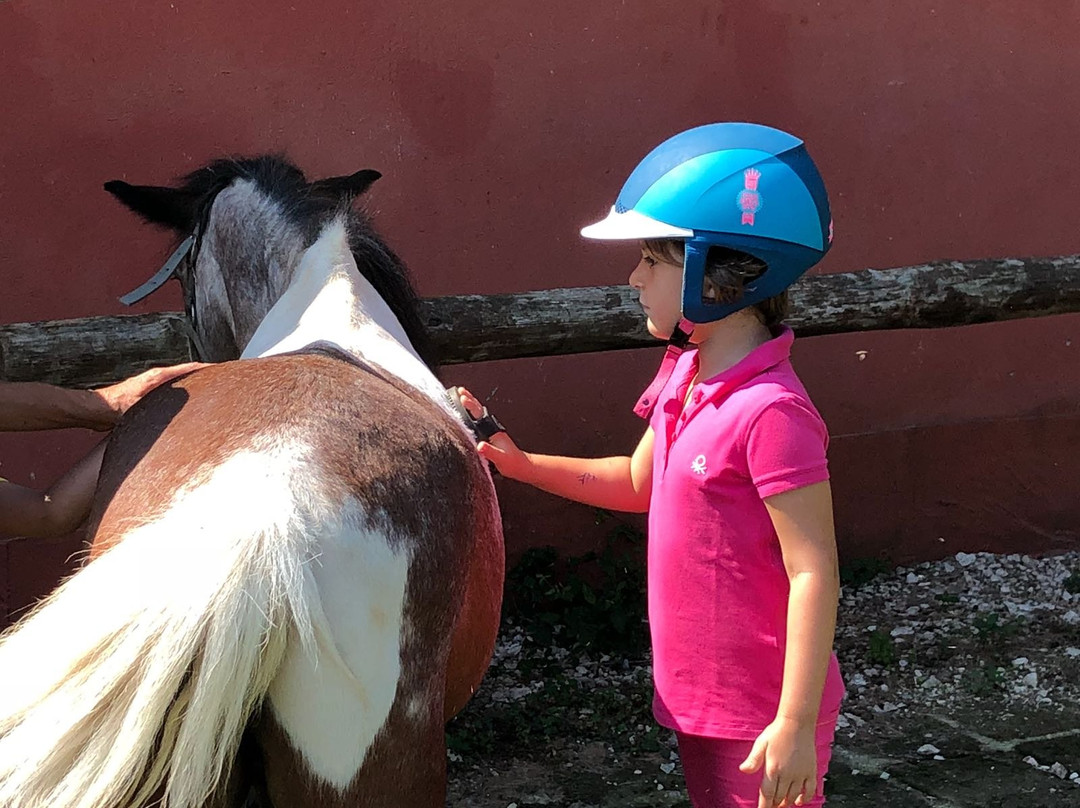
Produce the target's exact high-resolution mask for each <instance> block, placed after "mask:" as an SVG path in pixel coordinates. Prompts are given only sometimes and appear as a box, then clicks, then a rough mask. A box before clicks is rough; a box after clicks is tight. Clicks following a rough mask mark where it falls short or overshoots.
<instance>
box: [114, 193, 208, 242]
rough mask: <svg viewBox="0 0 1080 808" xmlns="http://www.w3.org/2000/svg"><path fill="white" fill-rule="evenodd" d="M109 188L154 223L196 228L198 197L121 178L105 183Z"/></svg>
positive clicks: (175, 227) (183, 228) (175, 228)
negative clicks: (132, 183) (131, 182)
mask: <svg viewBox="0 0 1080 808" xmlns="http://www.w3.org/2000/svg"><path fill="white" fill-rule="evenodd" d="M105 190H106V191H108V192H109V193H110V194H112V195H113V196H115V197H116V198H117V199H119V200H120V201H121V202H123V203H124V204H125V205H126V206H127V207H128V208H130V209H131V210H133V211H134V212H135V213H137V214H139V215H140V216H142V217H143V218H144V219H146V221H148V222H150V223H151V224H160V225H164V226H165V227H171V228H173V229H174V230H179V231H181V232H187V231H189V230H194V229H195V217H196V209H197V201H196V198H195V196H194V195H193V194H191V193H189V192H188V191H182V190H180V189H178V188H163V187H160V186H157V185H129V184H128V183H126V182H123V181H121V180H112V181H111V182H107V183H105Z"/></svg>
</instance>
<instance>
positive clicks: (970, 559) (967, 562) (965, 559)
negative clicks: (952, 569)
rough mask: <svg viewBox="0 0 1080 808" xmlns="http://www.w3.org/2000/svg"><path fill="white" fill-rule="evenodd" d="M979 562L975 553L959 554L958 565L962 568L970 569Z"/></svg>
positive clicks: (957, 557) (957, 555)
mask: <svg viewBox="0 0 1080 808" xmlns="http://www.w3.org/2000/svg"><path fill="white" fill-rule="evenodd" d="M977 560H978V556H976V555H975V554H974V553H957V554H956V563H957V564H959V565H960V566H961V567H970V566H971V565H972V564H974V563H975V562H976V561H977Z"/></svg>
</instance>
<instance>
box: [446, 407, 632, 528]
mask: <svg viewBox="0 0 1080 808" xmlns="http://www.w3.org/2000/svg"><path fill="white" fill-rule="evenodd" d="M458 390H459V392H460V393H461V401H462V404H464V405H465V408H466V409H467V410H468V411H469V412H470V414H472V415H473V416H474V417H479V414H480V412H481V409H482V408H481V406H480V403H479V401H477V399H476V398H475V397H474V396H473V395H472V394H471V393H469V391H468V390H465V389H464V388H458ZM476 448H477V451H478V452H479V453H480V456H481V457H483V458H484V459H485V460H489V461H491V462H492V463H493V464H495V467H496V468H497V469H498V470H499V473H500V474H502V475H503V476H504V477H509V478H510V479H512V480H519V481H521V482H524V483H528V484H529V485H532V486H535V487H536V488H539V489H541V490H543V491H547V492H548V493H550V494H555V495H557V496H560V497H565V498H567V499H572V500H574V501H575V502H582V503H584V504H586V505H594V506H596V507H598V508H606V509H608V510H612V511H628V512H631V513H644V512H645V511H647V510H648V509H649V498H650V493H651V488H652V450H653V432H652V428H649V429H646V430H645V434H644V435H643V436H642V438H641V440H640V441H639V442H638V445H637V448H636V449H635V450H634V454H633V455H632V456H630V457H596V458H589V457H561V456H557V455H542V454H533V453H531V452H523V451H521V449H519V448H518V447H517V444H515V443H514V441H513V440H511V438H510V436H509V435H507V434H506V433H505V432H500V433H498V434H497V435H493V436H492V437H491V440H489V441H482V442H481V443H479V444H478V445H477V447H476Z"/></svg>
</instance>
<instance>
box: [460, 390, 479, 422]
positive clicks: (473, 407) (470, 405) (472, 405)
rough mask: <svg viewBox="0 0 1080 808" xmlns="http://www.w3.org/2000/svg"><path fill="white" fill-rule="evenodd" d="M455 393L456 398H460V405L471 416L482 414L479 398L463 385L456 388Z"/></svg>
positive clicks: (475, 416)
mask: <svg viewBox="0 0 1080 808" xmlns="http://www.w3.org/2000/svg"><path fill="white" fill-rule="evenodd" d="M457 394H458V398H459V399H461V406H463V407H464V408H465V409H466V411H468V413H469V415H471V416H472V417H473V418H479V417H480V416H482V415H483V414H484V407H483V405H482V404H481V403H480V400H479V399H477V397H476V396H474V395H473V394H472V393H470V392H469V391H468V390H466V389H465V388H464V387H459V388H457Z"/></svg>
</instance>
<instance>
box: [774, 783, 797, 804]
mask: <svg viewBox="0 0 1080 808" xmlns="http://www.w3.org/2000/svg"><path fill="white" fill-rule="evenodd" d="M802 785H803V781H802V780H791V781H788V780H787V779H786V778H783V779H781V782H780V785H779V787H778V788H777V789H776V800H777V805H778V806H779V808H792V806H794V805H795V804H796V801H797V800H798V799H799V795H800V794H801V793H802ZM800 804H801V803H800Z"/></svg>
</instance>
